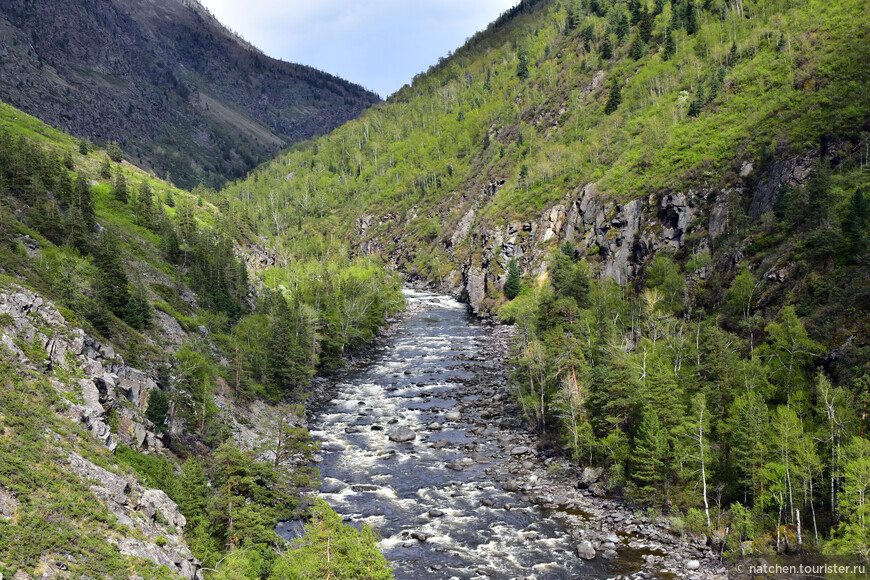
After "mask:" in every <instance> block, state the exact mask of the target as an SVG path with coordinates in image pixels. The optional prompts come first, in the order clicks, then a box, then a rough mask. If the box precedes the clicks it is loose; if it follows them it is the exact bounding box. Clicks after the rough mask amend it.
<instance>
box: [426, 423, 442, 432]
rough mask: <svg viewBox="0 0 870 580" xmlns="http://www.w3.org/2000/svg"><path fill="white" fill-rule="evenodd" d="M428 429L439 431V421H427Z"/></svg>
mask: <svg viewBox="0 0 870 580" xmlns="http://www.w3.org/2000/svg"><path fill="white" fill-rule="evenodd" d="M428 429H429V430H430V431H440V430H441V423H438V422H435V423H429V427H428Z"/></svg>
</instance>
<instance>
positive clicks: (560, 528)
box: [312, 290, 626, 580]
mask: <svg viewBox="0 0 870 580" xmlns="http://www.w3.org/2000/svg"><path fill="white" fill-rule="evenodd" d="M406 298H407V300H408V307H409V313H408V316H407V318H406V319H405V320H404V321H403V322H401V323H400V326H399V327H398V328H397V329H396V330H395V332H394V334H393V335H392V336H391V337H390V338H389V339H388V340H387V341H386V342H385V343H384V344H383V345H382V346H381V347H380V349H379V350H378V351H377V352H376V353H375V356H374V358H373V362H371V363H370V364H368V365H367V366H366V367H365V368H362V369H360V370H357V371H354V372H352V373H349V374H348V375H347V376H345V377H344V379H343V381H342V382H341V383H339V385H338V387H337V389H336V391H335V395H334V399H333V400H332V402H331V403H329V404H328V405H327V406H326V407H325V408H324V410H323V411H322V412H321V414H320V415H319V417H318V418H317V419H316V421H315V422H314V425H313V426H312V434H313V436H314V437H315V438H317V439H319V440H321V441H322V442H323V447H322V454H321V455H322V459H323V460H322V462H321V463H320V465H319V468H320V472H321V476H322V480H323V485H322V487H321V488H320V496H321V497H323V498H324V499H325V500H327V501H328V502H329V503H330V504H331V505H332V507H333V508H334V509H335V510H336V511H337V512H338V513H340V514H342V516H343V517H344V518H345V521H346V522H348V523H351V524H353V525H357V526H359V525H362V524H363V523H367V524H369V525H371V526H372V527H373V528H374V529H375V530H376V531H377V532H378V534H379V535H380V537H381V538H382V541H381V542H380V546H379V547H380V549H381V551H382V552H383V553H384V554H385V555H386V557H387V559H388V560H390V562H391V563H392V564H393V566H394V567H395V573H396V578H399V579H407V580H422V579H427V578H463V579H464V578H478V577H483V578H485V577H490V578H541V579H543V578H554V579H555V578H572V579H576V578H582V577H594V578H604V577H608V576H612V575H614V574H615V573H619V572H622V573H624V572H625V571H626V570H624V569H623V570H620V569H619V568H620V563H619V562H618V561H607V560H603V559H602V558H598V559H597V560H595V561H592V562H586V561H583V560H581V559H579V558H578V557H577V556H576V554H575V551H574V545H573V543H572V542H571V539H570V536H569V535H568V534H567V533H566V531H565V526H564V519H563V518H562V517H560V515H559V514H558V513H546V512H544V511H542V510H541V509H540V508H538V507H536V506H533V505H531V504H529V503H526V502H523V501H522V500H521V499H520V495H518V494H515V493H508V492H505V491H503V490H502V489H501V487H500V486H499V485H498V484H497V483H496V482H495V481H493V480H492V478H491V477H489V476H488V475H487V473H486V469H487V468H488V467H492V466H494V465H497V464H498V462H500V461H503V460H504V456H505V451H504V449H502V448H501V447H500V446H499V442H498V440H497V436H498V435H497V432H498V429H497V428H496V427H491V428H487V420H484V419H481V417H480V416H475V415H476V413H474V412H472V411H468V410H467V409H466V410H464V411H463V412H462V414H461V418H459V419H458V420H455V419H456V416H455V415H452V416H450V417H448V416H447V414H448V413H450V412H451V410H452V411H453V412H456V410H457V409H459V408H466V407H467V405H463V402H467V399H472V398H479V397H481V396H487V392H486V391H487V389H486V388H484V389H481V387H480V382H479V381H478V380H477V379H476V378H475V374H476V373H480V372H481V371H482V370H485V368H486V367H487V365H488V364H490V365H491V363H489V362H488V361H486V360H484V357H483V356H482V351H481V348H482V346H483V344H484V341H485V332H486V329H485V328H484V327H483V326H482V325H481V324H479V323H477V322H476V321H475V320H473V319H472V317H470V316H469V315H468V313H467V311H466V307H465V306H464V305H462V304H460V303H459V302H456V301H455V300H453V299H451V298H448V297H445V296H439V295H435V294H430V293H425V292H419V291H414V290H406ZM475 386H476V388H475ZM492 390H493V389H492V388H491V387H490V388H489V391H490V393H489V394H491V391H492ZM464 398H465V399H466V401H463V399H464ZM450 419H454V420H450ZM435 422H437V423H440V425H441V429H440V430H438V429H437V426H435V427H434V429H430V427H433V426H432V425H431V424H432V423H435ZM496 423H497V422H496ZM400 426H408V427H410V428H412V429H414V430H415V431H416V435H417V436H416V439H414V440H413V441H411V442H408V443H395V442H392V441H390V439H389V437H388V436H389V434H390V433H391V432H393V431H394V430H395V429H396V428H398V427H400ZM473 429H474V430H476V433H477V434H474V433H472V430H473ZM456 462H459V463H458V464H457V463H456ZM448 463H454V464H457V465H461V466H462V470H461V471H459V470H453V469H448V468H447V467H445V466H446V464H448ZM505 504H509V505H508V508H509V509H505ZM442 514H443V515H442Z"/></svg>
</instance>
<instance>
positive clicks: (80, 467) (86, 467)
mask: <svg viewBox="0 0 870 580" xmlns="http://www.w3.org/2000/svg"><path fill="white" fill-rule="evenodd" d="M68 459H69V463H70V471H72V472H73V473H74V474H76V475H78V476H79V477H81V478H85V479H93V480H95V481H96V482H97V483H98V484H99V486H100V487H102V488H105V489H106V490H108V492H109V493H111V494H112V496H113V497H115V498H117V499H118V503H120V504H122V505H123V504H125V503H127V494H129V493H130V489H131V487H130V481H128V480H127V479H126V478H124V477H121V476H120V475H115V474H114V473H112V472H111V471H108V470H106V469H103V468H102V467H100V466H98V465H95V464H94V463H91V462H90V461H88V460H87V459H85V458H84V457H82V456H81V455H79V454H78V453H75V452H73V453H70V454H69V457H68Z"/></svg>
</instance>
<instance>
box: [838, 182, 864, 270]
mask: <svg viewBox="0 0 870 580" xmlns="http://www.w3.org/2000/svg"><path fill="white" fill-rule="evenodd" d="M868 219H870V203H868V201H867V198H865V197H864V192H863V190H861V189H860V188H859V189H856V190H855V193H853V194H852V198H851V199H850V200H849V208H848V210H847V211H846V217H845V219H844V220H843V238H844V239H845V241H846V257H847V259H848V260H849V261H852V262H855V261H857V260H858V258H859V257H860V256H861V254H862V253H863V252H864V250H865V249H866V247H867V228H868V223H867V222H868Z"/></svg>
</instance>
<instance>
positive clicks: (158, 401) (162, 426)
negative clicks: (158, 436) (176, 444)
mask: <svg viewBox="0 0 870 580" xmlns="http://www.w3.org/2000/svg"><path fill="white" fill-rule="evenodd" d="M167 413H169V395H167V394H166V393H164V392H163V391H161V390H160V389H159V388H158V389H152V390H151V393H149V395H148V409H147V410H146V411H145V418H146V419H148V420H149V421H151V422H152V423H154V431H156V432H157V433H164V432H166V431H167V430H168V429H169V426H168V425H167V424H166V414H167Z"/></svg>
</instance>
